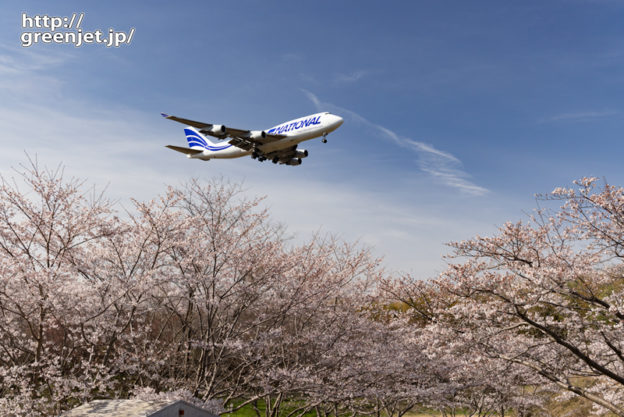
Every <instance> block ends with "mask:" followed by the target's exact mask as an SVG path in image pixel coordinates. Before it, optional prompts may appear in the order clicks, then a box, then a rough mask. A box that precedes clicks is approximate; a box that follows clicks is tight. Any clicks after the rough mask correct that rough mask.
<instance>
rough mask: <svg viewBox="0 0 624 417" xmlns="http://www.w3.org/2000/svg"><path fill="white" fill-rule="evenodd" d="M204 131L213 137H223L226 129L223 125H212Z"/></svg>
mask: <svg viewBox="0 0 624 417" xmlns="http://www.w3.org/2000/svg"><path fill="white" fill-rule="evenodd" d="M206 130H207V131H208V132H209V133H211V134H213V135H215V136H225V130H226V129H225V126H224V125H212V127H211V128H210V129H206Z"/></svg>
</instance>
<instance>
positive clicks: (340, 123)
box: [334, 116, 344, 127]
mask: <svg viewBox="0 0 624 417" xmlns="http://www.w3.org/2000/svg"><path fill="white" fill-rule="evenodd" d="M334 117H335V118H336V122H335V123H336V127H340V126H341V125H342V124H343V123H344V119H343V118H342V117H340V116H334Z"/></svg>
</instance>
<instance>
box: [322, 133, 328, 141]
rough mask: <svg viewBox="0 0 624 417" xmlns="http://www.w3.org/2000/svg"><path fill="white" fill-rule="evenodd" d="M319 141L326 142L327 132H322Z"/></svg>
mask: <svg viewBox="0 0 624 417" xmlns="http://www.w3.org/2000/svg"><path fill="white" fill-rule="evenodd" d="M321 142H323V143H327V133H323V139H321Z"/></svg>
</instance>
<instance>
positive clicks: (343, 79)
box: [334, 70, 369, 84]
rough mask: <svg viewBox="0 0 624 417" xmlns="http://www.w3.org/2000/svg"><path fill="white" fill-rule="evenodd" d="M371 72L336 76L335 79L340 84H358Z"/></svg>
mask: <svg viewBox="0 0 624 417" xmlns="http://www.w3.org/2000/svg"><path fill="white" fill-rule="evenodd" d="M368 74H369V71H366V70H357V71H354V72H351V73H348V74H336V76H335V77H334V79H335V81H336V82H338V83H340V84H350V83H354V82H357V81H359V80H361V79H362V78H364V77H365V76H367V75H368Z"/></svg>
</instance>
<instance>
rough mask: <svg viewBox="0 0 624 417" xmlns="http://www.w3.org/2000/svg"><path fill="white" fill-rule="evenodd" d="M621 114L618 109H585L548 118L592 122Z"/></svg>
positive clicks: (558, 120)
mask: <svg viewBox="0 0 624 417" xmlns="http://www.w3.org/2000/svg"><path fill="white" fill-rule="evenodd" d="M619 114H621V112H620V111H618V110H601V111H584V112H576V113H561V114H557V115H555V116H552V117H550V118H548V119H547V121H549V122H562V121H571V122H590V121H593V120H596V119H603V118H606V117H611V116H616V115H619Z"/></svg>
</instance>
